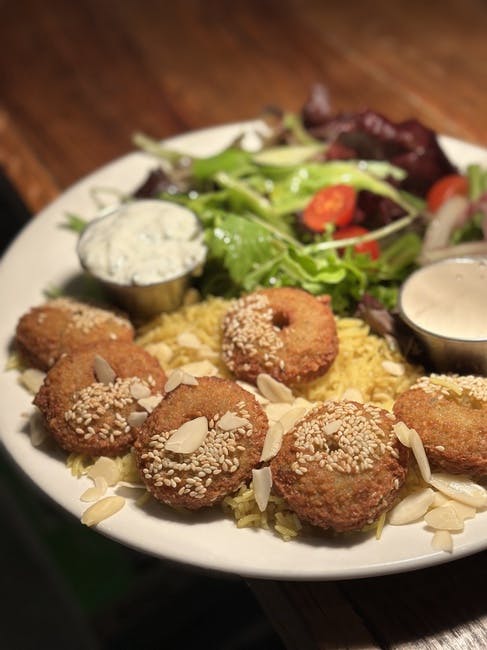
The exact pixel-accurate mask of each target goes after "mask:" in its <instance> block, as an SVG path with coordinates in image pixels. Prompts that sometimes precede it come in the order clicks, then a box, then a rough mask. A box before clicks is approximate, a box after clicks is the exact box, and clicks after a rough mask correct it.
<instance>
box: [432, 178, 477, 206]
mask: <svg viewBox="0 0 487 650" xmlns="http://www.w3.org/2000/svg"><path fill="white" fill-rule="evenodd" d="M467 193H468V180H467V178H466V177H465V176H462V175H461V174H449V175H448V176H443V178H440V179H439V180H437V181H436V183H433V185H432V186H431V187H430V189H429V191H428V194H427V195H426V202H427V204H428V209H429V210H430V212H436V211H437V210H438V208H439V207H440V206H441V205H443V203H445V201H447V200H448V199H451V197H452V196H466V195H467Z"/></svg>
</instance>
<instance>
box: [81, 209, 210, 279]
mask: <svg viewBox="0 0 487 650" xmlns="http://www.w3.org/2000/svg"><path fill="white" fill-rule="evenodd" d="M78 254H79V257H80V260H81V263H82V264H83V266H84V267H85V268H86V269H88V271H90V272H91V273H93V275H95V276H97V277H99V278H101V279H102V280H107V281H108V282H114V283H117V284H124V285H138V286H143V285H149V284H155V283H158V282H164V281H166V280H171V279H173V278H177V277H179V276H182V275H184V274H186V273H188V271H191V270H192V269H194V268H195V267H196V266H198V265H199V264H201V263H203V261H204V259H205V256H206V247H205V245H204V243H203V234H202V231H201V228H200V225H199V222H198V219H197V218H196V216H195V215H194V213H193V212H191V211H190V210H188V209H187V208H184V207H182V206H180V205H176V204H175V203H170V202H169V201H158V200H144V201H134V202H133V203H127V204H126V205H123V206H121V207H120V208H119V209H116V210H115V211H114V212H111V213H110V214H108V215H106V216H104V217H101V218H99V219H96V220H95V221H93V222H92V223H91V224H89V225H88V226H87V228H86V229H85V231H84V232H83V234H82V235H81V238H80V240H79V244H78Z"/></svg>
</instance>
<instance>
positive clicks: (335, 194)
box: [303, 185, 357, 232]
mask: <svg viewBox="0 0 487 650" xmlns="http://www.w3.org/2000/svg"><path fill="white" fill-rule="evenodd" d="M356 203H357V192H356V191H355V190H354V188H353V187H351V186H350V185H330V187H324V188H323V189H322V190H319V191H318V192H317V193H316V194H315V195H314V196H313V198H312V199H311V201H310V202H309V203H308V205H307V207H306V208H305V210H304V213H303V222H304V224H305V225H306V226H307V227H308V228H309V229H310V230H313V231H314V232H323V231H324V229H325V226H326V224H328V223H332V224H334V225H335V226H338V227H341V226H347V225H348V224H349V223H350V222H351V221H352V218H353V213H354V212H355V206H356Z"/></svg>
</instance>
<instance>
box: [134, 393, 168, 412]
mask: <svg viewBox="0 0 487 650" xmlns="http://www.w3.org/2000/svg"><path fill="white" fill-rule="evenodd" d="M161 401H162V395H151V396H150V397H143V398H142V399H139V400H137V404H138V405H139V406H141V407H142V408H143V409H145V410H146V411H147V413H152V411H153V410H154V409H155V408H156V406H158V405H159V404H160V403H161Z"/></svg>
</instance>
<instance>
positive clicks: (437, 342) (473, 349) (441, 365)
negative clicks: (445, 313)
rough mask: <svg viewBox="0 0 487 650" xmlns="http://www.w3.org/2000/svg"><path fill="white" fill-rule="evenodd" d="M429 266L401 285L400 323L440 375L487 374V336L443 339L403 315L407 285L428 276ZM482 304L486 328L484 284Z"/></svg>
mask: <svg viewBox="0 0 487 650" xmlns="http://www.w3.org/2000/svg"><path fill="white" fill-rule="evenodd" d="M479 261H480V260H479V259H473V258H455V259H445V260H441V261H439V262H434V265H435V266H436V265H441V264H446V263H450V264H451V263H458V264H459V265H460V264H470V263H479ZM484 263H485V261H484ZM430 266H432V265H428V266H425V267H423V268H421V269H418V270H417V271H415V272H414V273H413V274H412V275H411V276H410V277H409V278H408V279H407V280H406V281H405V282H404V284H403V286H402V288H401V291H400V294H399V302H398V307H399V313H400V316H401V318H402V320H403V321H404V322H405V323H406V324H407V325H408V326H409V327H410V328H411V329H412V330H413V332H414V333H415V334H416V335H417V336H418V338H419V339H420V340H421V342H422V343H423V344H424V347H425V349H426V352H427V354H428V356H429V360H430V361H431V364H432V366H433V367H434V369H435V370H437V371H440V372H456V373H459V374H476V375H487V336H486V337H481V338H469V339H462V338H455V337H449V336H444V335H442V334H438V333H436V332H434V331H430V330H428V329H425V328H424V327H421V326H420V325H418V324H417V323H415V322H414V321H413V320H411V318H410V317H409V316H408V315H407V314H406V313H405V311H404V306H403V296H404V294H405V292H406V291H407V289H408V286H409V283H410V282H413V281H414V280H416V279H417V277H418V274H421V273H427V272H428V268H429V267H430ZM452 299H453V295H452ZM483 304H484V305H485V312H486V318H485V322H486V327H487V284H486V294H485V298H484V302H483ZM466 318H468V314H466Z"/></svg>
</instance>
